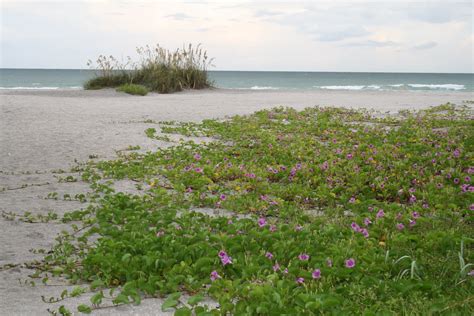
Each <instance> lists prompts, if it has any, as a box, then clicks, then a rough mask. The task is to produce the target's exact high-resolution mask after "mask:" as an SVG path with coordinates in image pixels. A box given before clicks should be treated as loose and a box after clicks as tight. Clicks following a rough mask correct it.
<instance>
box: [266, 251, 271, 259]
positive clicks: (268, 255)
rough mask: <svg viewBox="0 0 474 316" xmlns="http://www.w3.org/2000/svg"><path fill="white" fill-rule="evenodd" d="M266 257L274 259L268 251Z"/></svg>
mask: <svg viewBox="0 0 474 316" xmlns="http://www.w3.org/2000/svg"><path fill="white" fill-rule="evenodd" d="M265 257H267V258H268V259H273V254H272V253H271V252H269V251H267V253H266V254H265Z"/></svg>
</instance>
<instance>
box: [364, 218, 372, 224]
mask: <svg viewBox="0 0 474 316" xmlns="http://www.w3.org/2000/svg"><path fill="white" fill-rule="evenodd" d="M370 224H372V221H371V220H370V219H369V218H368V217H366V218H365V219H364V225H365V226H369V225H370Z"/></svg>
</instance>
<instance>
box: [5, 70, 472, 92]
mask: <svg viewBox="0 0 474 316" xmlns="http://www.w3.org/2000/svg"><path fill="white" fill-rule="evenodd" d="M95 75H96V72H95V71H94V70H81V69H0V89H38V90H42V89H82V86H83V84H84V82H85V81H87V80H88V79H90V78H93V77H94V76H95ZM209 77H210V79H211V80H212V81H213V82H214V85H215V86H216V87H218V88H225V89H249V90H366V91H377V90H379V91H381V90H395V91H399V90H410V91H419V90H422V91H423V90H424V91H464V92H473V91H474V74H449V73H442V74H436V73H380V72H377V73H374V72H281V71H209Z"/></svg>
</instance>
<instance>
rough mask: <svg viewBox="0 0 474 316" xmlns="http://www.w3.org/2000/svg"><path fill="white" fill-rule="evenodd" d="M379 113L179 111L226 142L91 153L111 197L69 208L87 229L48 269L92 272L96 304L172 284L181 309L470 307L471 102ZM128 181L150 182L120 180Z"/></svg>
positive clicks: (190, 128)
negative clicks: (117, 187)
mask: <svg viewBox="0 0 474 316" xmlns="http://www.w3.org/2000/svg"><path fill="white" fill-rule="evenodd" d="M375 114H376V113H371V112H367V111H353V110H347V109H340V108H309V109H306V110H304V111H301V112H298V111H295V110H293V109H287V108H276V109H273V110H265V111H259V112H257V113H255V114H253V115H249V116H235V117H233V118H231V119H230V120H228V121H215V120H208V121H204V122H203V123H201V124H188V123H186V124H180V123H177V122H173V126H175V127H174V128H173V129H172V130H170V131H172V132H174V133H176V132H180V133H183V134H186V135H187V134H193V135H194V134H197V135H209V136H212V137H214V138H216V139H218V141H215V142H211V143H206V144H196V143H193V142H182V143H180V144H178V145H176V146H173V147H169V148H162V149H159V150H158V151H156V152H148V153H137V152H131V153H129V154H128V155H123V156H121V157H120V158H119V159H117V160H113V161H101V162H91V163H90V164H89V166H88V167H87V168H86V169H85V170H84V171H83V173H82V177H83V179H84V180H87V181H90V182H91V187H92V188H93V189H94V190H95V191H96V192H97V193H100V194H101V196H102V198H101V199H100V200H97V201H96V204H95V205H93V206H90V207H89V208H88V209H87V211H81V212H79V213H75V214H74V216H73V215H67V218H68V219H72V218H74V219H75V220H79V221H81V222H82V223H83V224H82V225H83V227H82V228H81V227H79V226H77V228H76V229H75V230H76V231H80V232H81V234H77V235H67V234H65V233H63V235H61V236H60V237H58V243H57V245H56V246H55V247H54V248H53V249H52V251H51V252H50V253H49V254H48V255H47V256H46V257H45V259H44V262H43V264H42V266H41V269H40V270H41V271H43V273H45V272H46V273H50V274H52V275H62V276H65V277H67V278H69V279H70V280H71V282H72V283H82V282H90V283H91V287H90V289H91V290H92V291H94V292H95V294H94V296H93V297H92V299H91V304H90V306H86V305H81V306H80V310H81V311H85V312H90V311H91V310H93V309H95V308H100V306H101V304H103V303H102V301H103V298H104V297H105V296H112V297H113V302H114V304H129V303H140V301H141V300H142V299H143V298H147V297H164V296H167V297H168V298H167V300H166V303H165V304H164V305H163V309H168V308H172V309H175V310H176V314H177V315H192V314H196V315H227V314H235V315H242V314H246V315H277V314H281V313H282V311H283V312H284V313H286V314H289V315H312V314H366V315H375V314H390V315H391V314H394V315H396V314H459V315H470V314H473V313H474V305H473V303H474V296H473V295H472V293H473V291H474V265H473V263H472V262H473V259H474V255H473V247H474V239H473V238H472V235H473V234H472V232H473V229H472V227H473V216H472V214H473V213H472V212H473V211H474V198H473V191H474V186H473V185H472V179H471V177H472V176H473V173H474V166H473V158H474V157H473V153H474V142H473V139H474V123H473V122H474V121H473V120H472V113H470V112H469V109H468V108H467V107H465V108H455V107H454V106H452V105H449V104H448V105H444V106H442V107H437V108H432V109H430V110H427V111H419V112H408V111H405V112H402V113H400V114H399V115H398V116H391V117H381V116H380V115H375ZM169 125H171V124H169ZM155 132H156V130H155V131H154V130H152V129H149V130H147V134H149V136H150V137H153V135H154V134H155ZM115 179H133V180H134V181H137V182H140V183H141V182H146V183H148V184H149V186H148V187H146V188H144V190H143V191H142V193H143V194H142V195H130V194H125V193H120V192H119V193H117V192H114V190H113V188H112V185H111V184H107V182H105V181H107V180H115ZM195 208H218V209H224V210H229V212H230V215H229V216H210V215H206V214H203V213H201V212H197V211H193V209H195ZM106 292H107V293H106ZM181 293H186V294H188V295H190V296H191V298H190V299H189V300H188V301H187V303H186V302H184V301H183V300H180V298H181ZM206 296H209V297H211V298H212V299H213V300H215V301H216V302H218V304H219V306H218V307H212V306H207V305H204V304H203V303H202V302H201V301H202V299H203V298H204V297H206Z"/></svg>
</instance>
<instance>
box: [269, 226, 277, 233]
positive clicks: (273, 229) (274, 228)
mask: <svg viewBox="0 0 474 316" xmlns="http://www.w3.org/2000/svg"><path fill="white" fill-rule="evenodd" d="M276 230H277V227H276V226H275V225H270V231H271V232H272V233H273V232H276Z"/></svg>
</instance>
